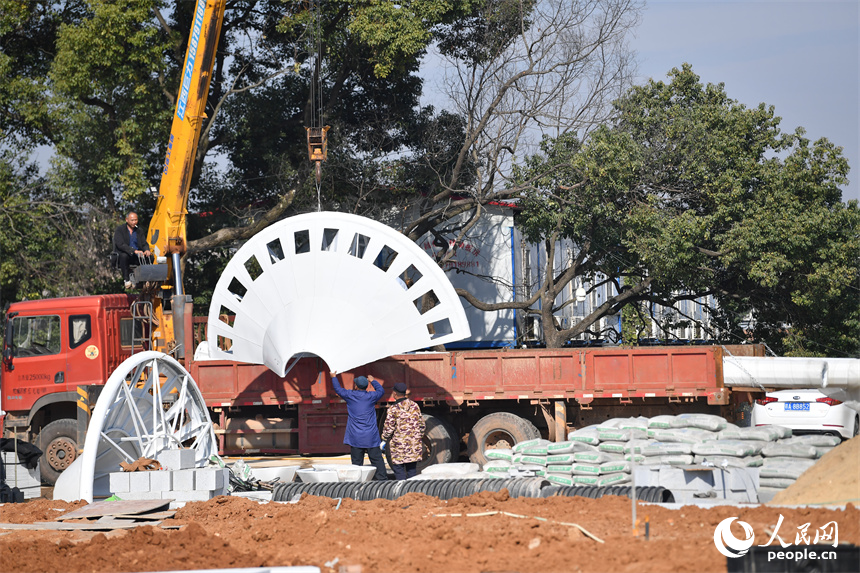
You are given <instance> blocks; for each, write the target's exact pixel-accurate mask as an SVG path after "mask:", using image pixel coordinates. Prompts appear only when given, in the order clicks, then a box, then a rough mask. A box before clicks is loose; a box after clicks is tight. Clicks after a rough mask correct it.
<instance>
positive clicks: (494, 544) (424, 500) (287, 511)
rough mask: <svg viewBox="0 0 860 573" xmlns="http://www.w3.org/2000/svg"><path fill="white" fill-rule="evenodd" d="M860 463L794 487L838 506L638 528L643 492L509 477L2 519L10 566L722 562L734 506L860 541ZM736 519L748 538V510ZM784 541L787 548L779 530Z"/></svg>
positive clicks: (848, 450) (1, 572) (11, 510)
mask: <svg viewBox="0 0 860 573" xmlns="http://www.w3.org/2000/svg"><path fill="white" fill-rule="evenodd" d="M858 468H860V439H854V440H851V441H850V442H846V443H844V444H842V446H840V447H839V448H836V449H834V450H833V451H831V452H830V453H828V454H827V456H825V458H822V460H821V461H820V462H819V463H818V464H816V466H814V467H813V468H812V469H811V470H809V471H808V472H807V474H804V476H801V480H805V481H804V482H801V480H798V482H797V483H795V486H793V487H792V488H790V489H789V490H786V491H785V492H784V494H785V496H784V497H785V500H786V501H783V503H791V504H815V503H817V502H819V503H820V501H821V500H822V497H823V498H824V500H825V501H827V500H834V499H840V500H845V499H855V501H853V502H851V501H849V502H847V503H844V504H843V505H842V507H841V508H838V509H837V508H833V507H831V506H828V507H822V506H816V505H807V506H801V507H797V505H794V506H793V507H786V506H774V505H767V506H742V507H737V506H714V507H712V508H709V509H703V508H698V507H695V506H684V507H682V508H680V509H668V508H663V507H659V506H654V505H647V504H641V503H640V504H639V505H638V506H637V517H638V519H639V523H638V527H636V529H635V530H634V528H633V524H632V506H631V501H630V500H629V499H627V498H620V497H605V498H602V499H597V500H592V499H585V498H578V497H577V498H564V497H556V498H549V499H523V498H520V499H509V498H508V496H507V492H506V491H503V492H500V493H488V492H485V493H481V494H477V495H473V496H471V497H467V498H462V499H454V500H450V501H447V502H445V501H440V500H438V499H436V498H433V497H428V496H425V495H423V494H409V495H407V496H405V497H402V498H400V499H398V500H396V501H387V500H375V501H365V502H356V501H353V500H350V499H345V500H343V502H342V503H341V505H340V507H338V501H337V500H333V499H328V498H321V497H309V496H305V497H303V498H302V499H301V501H299V502H298V503H296V504H282V503H264V504H259V503H257V502H255V501H252V500H249V499H244V498H239V497H218V498H215V499H213V500H210V501H208V502H205V503H189V504H187V505H186V506H185V507H184V508H181V509H180V510H178V511H177V512H176V514H175V516H174V517H173V518H171V519H167V520H165V521H164V522H163V525H165V526H167V525H171V526H182V527H181V528H178V529H163V528H162V527H160V526H156V527H153V526H148V525H147V526H140V527H137V528H135V529H126V530H112V531H109V532H107V533H98V532H87V531H29V530H27V531H22V530H8V529H7V530H3V529H0V573H24V572H38V573H49V572H55V571H56V572H78V571H80V572H85V571H86V572H90V571H92V572H102V571H105V572H117V573H124V572H132V571H169V570H181V569H215V568H237V567H260V566H290V565H315V566H318V567H320V569H321V570H322V571H323V572H326V573H329V572H335V573H358V572H361V573H369V572H382V573H388V572H412V571H414V572H419V573H437V572H438V573H443V572H444V573H449V572H455V573H456V572H463V573H478V572H491V571H495V572H503V571H504V572H513V571H519V572H524V573H525V572H550V573H551V572H567V571H571V572H572V571H583V572H631V573H634V572H635V573H639V572H669V571H673V572H674V571H678V572H682V571H691V572H709V571H714V572H718V571H726V562H727V559H726V557H724V556H722V555H721V554H720V553H719V552H718V551H717V549H716V547H715V545H714V529H715V527H716V525H717V524H718V523H720V522H721V521H723V520H724V519H727V518H730V517H737V518H738V519H739V520H740V521H745V522H747V523H748V524H750V525H751V526H752V528H753V531H754V533H755V544H756V545H763V544H767V543H768V542H769V541H770V540H771V534H772V532H773V530H774V528H776V526H777V523H778V521H779V519H780V516H782V517H783V518H784V521H783V522H782V523H781V524H780V525H779V529H778V531H777V533H778V535H779V536H780V538H781V539H782V540H783V541H784V542H785V543H789V544H792V545H791V547H789V548H788V549H787V550H791V549H794V548H802V545H801V544H800V540H798V539H797V535H798V534H799V533H800V532H801V531H802V528H803V527H804V526H806V527H807V529H806V531H807V532H808V535H809V537H810V541H812V537H813V536H814V533H815V532H816V531H817V530H818V529H819V528H821V527H823V526H825V525H826V524H828V523H830V522H834V521H835V522H836V524H837V528H838V529H837V535H838V541H839V542H840V543H850V544H853V545H855V546H860V503H858V502H857V501H856V498H851V497H850V496H852V495H854V492H855V491H857V488H858V487H860V485H858V484H860V469H858ZM813 470H817V471H816V472H813ZM840 488H847V489H840ZM83 505H85V503H84V502H77V503H66V502H60V501H49V500H44V499H39V500H32V501H30V502H28V503H22V504H7V505H3V506H0V522H2V523H34V522H37V521H53V520H55V519H56V518H57V517H58V516H60V515H62V514H64V513H66V512H68V511H71V510H73V509H75V508H77V507H81V506H83ZM501 512H506V513H507V514H504V513H501ZM453 514H457V515H453ZM646 521H647V523H648V533H649V535H648V537H647V538H646V537H645V531H646V527H645V523H646ZM807 524H808V525H807ZM731 531H732V533H733V534H734V535H735V537H738V538H743V531H742V530H741V527H740V525H738V524H737V523H735V524H733V526H732V528H731ZM595 537H596V538H597V539H594V538H595ZM772 545H774V546H775V550H780V549H782V548H781V547H780V546H779V542H778V541H777V540H776V539H774V540H773V543H772ZM833 570H834V571H841V570H844V569H840V568H838V567H837V568H836V569H833Z"/></svg>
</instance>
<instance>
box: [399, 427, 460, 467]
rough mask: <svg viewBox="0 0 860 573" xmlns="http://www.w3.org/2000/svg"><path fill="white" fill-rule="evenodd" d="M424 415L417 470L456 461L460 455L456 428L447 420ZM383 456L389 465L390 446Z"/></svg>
mask: <svg viewBox="0 0 860 573" xmlns="http://www.w3.org/2000/svg"><path fill="white" fill-rule="evenodd" d="M422 416H424V438H423V440H422V450H423V452H424V454H423V456H422V457H421V461H419V462H418V466H417V468H418V472H419V473H420V472H421V470H423V469H424V468H426V467H427V466H431V465H433V464H447V463H450V462H456V461H457V458H459V457H460V441H459V440H458V439H457V430H455V429H454V426H452V425H451V424H450V423H449V422H448V421H446V420H443V419H442V418H437V417H436V416H431V415H430V414H422ZM385 458H386V460H387V461H388V465H389V466H391V448H388V447H387V448H385Z"/></svg>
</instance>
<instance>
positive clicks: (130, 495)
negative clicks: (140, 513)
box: [117, 472, 161, 501]
mask: <svg viewBox="0 0 860 573" xmlns="http://www.w3.org/2000/svg"><path fill="white" fill-rule="evenodd" d="M132 473H137V472H132ZM117 497H118V498H120V499H123V500H126V501H138V500H141V499H161V494H160V492H155V491H149V490H146V491H126V492H123V493H119V494H117Z"/></svg>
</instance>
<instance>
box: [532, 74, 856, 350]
mask: <svg viewBox="0 0 860 573" xmlns="http://www.w3.org/2000/svg"><path fill="white" fill-rule="evenodd" d="M669 77H670V82H668V83H664V82H655V81H650V82H648V84H646V85H644V86H638V87H635V88H633V89H631V90H630V91H629V92H628V93H627V94H626V95H625V96H624V97H622V98H621V99H619V100H618V101H617V102H616V104H615V105H616V111H617V117H618V119H617V121H616V123H615V124H614V125H612V126H605V127H602V128H600V129H598V130H596V131H595V132H594V133H593V134H591V136H589V138H588V139H587V140H586V141H584V142H579V141H576V140H574V139H572V138H569V137H568V138H560V139H558V140H555V141H548V142H545V146H544V153H543V154H542V155H541V156H538V157H534V158H531V160H530V162H529V166H528V170H527V171H524V172H523V173H522V174H521V178H522V179H523V180H526V179H527V178H529V177H531V178H533V179H535V180H536V181H537V182H538V184H537V185H536V186H535V188H534V190H533V191H531V192H529V193H527V194H526V197H525V199H524V202H523V204H524V206H525V207H526V210H525V212H524V213H523V215H522V220H523V222H524V226H525V228H526V229H527V231H528V236H529V237H530V238H531V239H532V240H539V239H541V238H544V237H548V236H551V235H552V233H558V235H559V236H560V237H565V238H570V239H572V240H573V241H574V242H575V244H576V245H578V246H579V247H580V248H581V249H583V250H585V251H586V252H585V254H586V256H585V257H584V261H585V263H584V264H583V265H582V266H581V268H579V269H577V270H578V273H577V274H580V275H584V276H587V277H593V276H595V275H596V274H597V273H600V274H602V275H604V276H606V277H610V278H614V280H616V281H617V283H618V284H619V285H620V284H622V283H623V284H624V285H626V287H627V288H628V289H629V288H631V285H633V284H642V282H641V281H644V280H645V279H646V278H647V279H648V280H649V281H650V285H649V287H648V289H647V291H644V292H642V293H640V294H638V295H637V296H635V297H632V298H629V299H628V300H626V302H625V303H624V304H635V303H637V302H638V301H649V302H659V303H668V304H671V303H672V302H673V301H675V300H677V298H678V296H679V293H681V295H700V294H712V295H714V296H715V297H716V299H717V301H718V303H719V309H715V312H716V314H715V320H716V321H717V323H718V324H720V326H721V331H722V334H723V336H725V337H726V338H727V340H730V341H731V340H734V341H737V338H743V339H746V338H753V339H755V340H758V341H765V342H767V343H768V344H769V345H771V347H772V348H774V350H776V351H777V352H797V353H808V352H816V353H821V354H831V355H846V354H848V355H853V354H856V353H857V352H858V351H860V328H858V326H860V304H858V298H860V297H858V288H857V285H858V277H860V270H858V266H859V265H858V257H857V253H858V252H860V244H858V233H857V229H858V228H860V227H858V222H860V219H858V217H860V214H858V209H857V204H856V202H853V203H851V204H848V205H846V204H843V203H841V202H840V199H841V192H840V186H842V185H844V184H845V183H846V174H847V172H848V164H847V161H846V160H845V158H844V157H843V156H842V150H841V148H839V147H837V146H835V145H833V144H832V143H831V142H829V141H827V140H826V139H821V140H819V141H816V142H814V143H811V142H810V141H809V140H807V139H805V138H804V137H803V135H804V131H803V129H802V128H798V129H797V131H796V132H795V133H783V132H781V131H780V129H779V123H780V118H778V117H776V115H775V114H774V109H773V107H768V106H765V105H764V104H761V105H759V106H758V107H755V108H747V107H746V106H744V105H742V104H739V103H738V102H736V101H734V100H732V99H730V98H729V97H728V96H727V95H726V93H725V91H724V89H723V86H722V85H721V84H720V85H712V84H708V85H702V84H701V83H700V82H699V78H698V76H696V75H695V74H694V73H693V71H692V69H691V68H690V66H689V65H684V66H683V67H682V68H681V69H674V70H672V72H671V73H670V74H669ZM633 278H635V279H636V280H635V281H634V280H632V279H633ZM625 279H626V280H625ZM636 281H639V282H638V283H637V282H636ZM628 316H629V313H628V314H625V317H628ZM747 317H751V318H752V320H751V322H750V323H749V324H747V321H746V318H747ZM594 318H595V319H596V318H599V316H597V317H594Z"/></svg>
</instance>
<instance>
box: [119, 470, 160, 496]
mask: <svg viewBox="0 0 860 573" xmlns="http://www.w3.org/2000/svg"><path fill="white" fill-rule="evenodd" d="M151 473H152V472H128V490H129V491H149V490H150V485H151V482H150V479H151V478H150V474H151ZM120 497H122V496H120Z"/></svg>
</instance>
